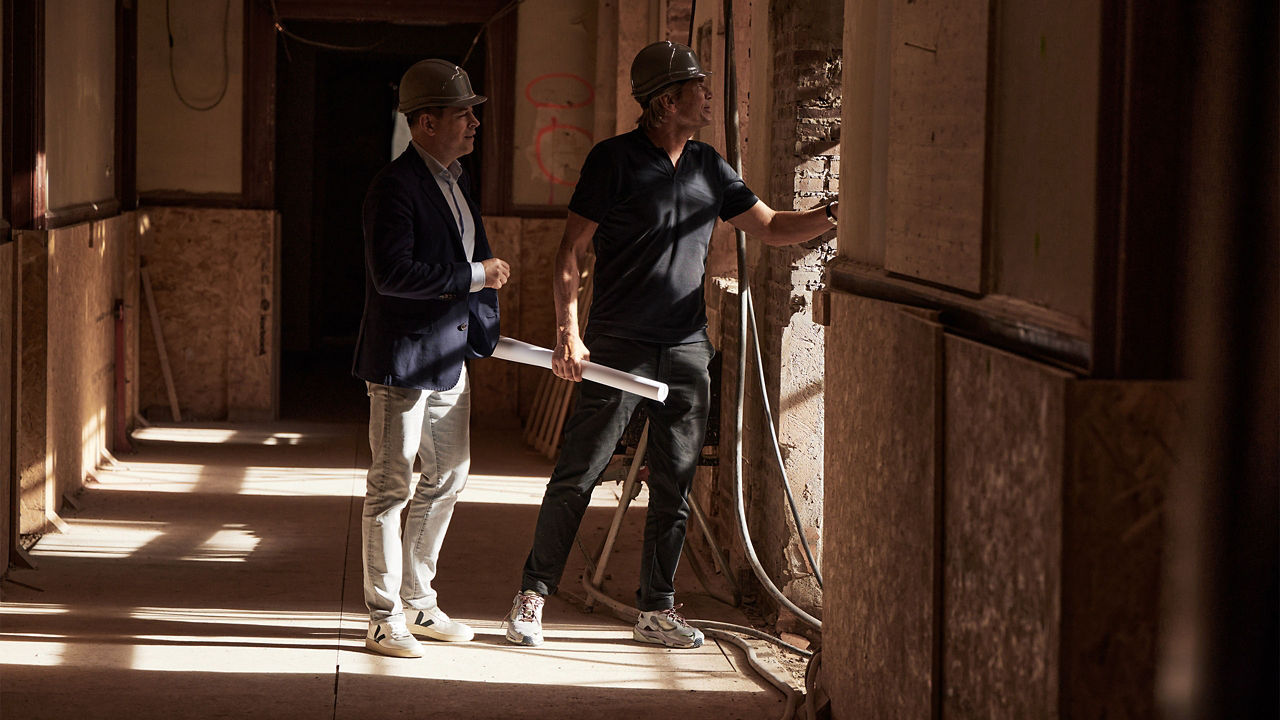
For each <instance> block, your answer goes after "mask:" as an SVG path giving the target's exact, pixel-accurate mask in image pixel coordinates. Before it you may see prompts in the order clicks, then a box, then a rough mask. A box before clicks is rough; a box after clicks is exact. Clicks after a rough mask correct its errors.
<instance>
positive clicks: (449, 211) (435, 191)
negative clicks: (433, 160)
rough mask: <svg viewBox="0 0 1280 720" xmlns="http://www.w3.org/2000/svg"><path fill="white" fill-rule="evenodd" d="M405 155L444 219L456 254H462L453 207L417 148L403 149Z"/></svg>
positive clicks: (459, 233)
mask: <svg viewBox="0 0 1280 720" xmlns="http://www.w3.org/2000/svg"><path fill="white" fill-rule="evenodd" d="M405 154H406V155H411V156H412V157H411V158H410V160H411V161H412V162H411V163H410V164H411V165H412V166H413V169H414V171H415V172H416V173H417V174H418V177H419V179H420V180H421V181H422V192H423V194H424V195H426V196H427V199H428V200H430V201H431V204H432V205H433V206H435V209H436V211H437V212H439V213H440V216H441V217H442V218H443V219H444V224H445V227H447V228H449V236H450V237H452V238H453V244H454V247H455V248H456V249H457V251H458V254H459V255H462V233H461V232H459V231H458V220H457V217H456V216H455V215H454V214H453V208H452V207H450V204H449V201H448V200H447V199H445V196H444V193H442V192H440V184H439V183H437V182H436V179H435V178H434V177H432V175H431V171H430V170H429V169H428V168H427V162H426V161H425V160H423V159H422V157H421V156H419V155H418V151H417V149H415V148H414V147H413V145H409V147H408V148H407V149H406V150H405Z"/></svg>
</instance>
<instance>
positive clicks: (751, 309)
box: [744, 294, 822, 589]
mask: <svg viewBox="0 0 1280 720" xmlns="http://www.w3.org/2000/svg"><path fill="white" fill-rule="evenodd" d="M744 297H745V302H746V303H747V304H748V307H747V317H749V318H751V338H752V341H753V342H752V343H751V344H752V345H753V346H754V347H755V351H756V372H757V373H759V376H760V401H761V402H762V403H764V416H765V419H766V420H767V421H768V422H766V423H765V424H766V425H768V426H769V437H770V438H771V439H772V440H773V455H774V458H775V459H776V460H777V463H778V472H779V473H781V474H782V489H783V490H785V491H786V494H787V505H789V506H791V517H792V518H793V519H794V520H795V521H796V535H798V536H799V538H800V547H801V548H803V549H804V557H805V559H806V560H808V561H809V567H810V568H813V579H814V580H816V581H818V588H819V589H821V588H822V572H821V571H820V570H818V563H817V561H815V560H814V559H813V550H812V549H811V548H810V547H809V541H808V540H806V539H805V536H804V531H803V530H801V529H800V528H801V527H803V526H802V525H801V524H800V509H799V508H797V507H796V497H795V495H794V494H792V492H791V481H790V480H788V479H787V467H786V465H785V464H784V463H783V462H782V446H781V445H780V444H779V443H778V430H777V428H775V427H774V425H773V410H772V409H771V408H770V407H769V390H768V388H767V387H766V386H765V380H764V359H763V358H762V357H761V356H760V329H759V328H758V327H756V308H755V306H754V305H753V304H751V295H750V294H748V295H745V296H744Z"/></svg>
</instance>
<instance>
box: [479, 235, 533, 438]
mask: <svg viewBox="0 0 1280 720" xmlns="http://www.w3.org/2000/svg"><path fill="white" fill-rule="evenodd" d="M520 223H521V220H520V218H511V217H492V218H485V219H484V229H485V233H486V234H487V235H488V236H489V247H490V249H492V250H493V255H494V257H499V258H502V259H503V260H506V261H507V262H508V263H509V264H510V265H511V277H510V278H509V279H508V281H507V284H506V285H504V286H503V287H502V289H501V290H499V291H498V309H499V311H500V313H501V323H502V324H501V328H502V334H503V335H506V336H508V337H513V338H518V339H520V338H521V332H520V306H521V303H520V294H521V290H522V288H523V287H524V285H525V283H526V282H527V280H528V279H527V278H526V277H525V273H524V272H523V268H522V267H520V261H519V258H520V240H521V234H520ZM519 399H520V367H519V366H518V365H515V364H513V363H509V362H506V361H505V360H494V359H492V358H486V359H483V360H477V361H475V362H473V363H471V422H472V423H473V425H475V426H477V427H511V428H514V427H518V426H519V421H520V417H519V414H518V406H519Z"/></svg>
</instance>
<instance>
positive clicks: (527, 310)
mask: <svg viewBox="0 0 1280 720" xmlns="http://www.w3.org/2000/svg"><path fill="white" fill-rule="evenodd" d="M520 231H521V239H520V266H519V267H520V274H521V275H522V279H521V281H520V318H521V319H520V333H521V336H520V338H519V339H520V340H524V341H525V342H530V343H533V344H534V345H541V346H543V347H548V348H549V347H554V346H555V342H556V311H555V299H554V297H553V296H552V276H553V274H554V271H555V258H556V250H557V249H559V247H560V240H561V238H562V237H563V236H564V219H563V218H556V219H538V218H529V219H525V220H522V221H521V223H520ZM513 266H514V263H513ZM549 372H550V371H549V370H543V369H541V368H534V367H530V366H528V365H524V366H521V368H520V391H519V392H520V417H521V418H526V417H528V415H529V408H530V407H531V406H532V405H533V400H534V393H535V392H537V389H538V383H540V382H541V381H542V378H543V377H544V376H545V375H547V374H548V373H549Z"/></svg>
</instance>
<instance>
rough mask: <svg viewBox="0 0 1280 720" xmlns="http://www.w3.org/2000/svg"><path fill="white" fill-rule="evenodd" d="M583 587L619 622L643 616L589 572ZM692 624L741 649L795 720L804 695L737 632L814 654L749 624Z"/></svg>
mask: <svg viewBox="0 0 1280 720" xmlns="http://www.w3.org/2000/svg"><path fill="white" fill-rule="evenodd" d="M582 588H583V590H585V591H586V593H587V595H588V596H590V597H591V598H593V599H594V600H595V601H596V602H598V603H600V604H601V605H604V606H605V607H607V608H609V610H611V611H612V612H613V614H614V616H615V617H617V618H618V619H619V620H622V621H624V622H628V623H634V622H635V621H636V618H637V617H638V616H639V615H640V611H639V610H637V609H636V608H633V607H631V606H630V605H627V604H625V603H622V602H619V601H617V600H614V599H613V598H612V597H609V596H608V595H607V594H605V593H604V591H602V590H600V589H598V588H595V587H592V586H591V583H590V581H589V580H588V579H587V575H586V574H585V573H584V574H583V576H582ZM688 622H689V624H690V625H693V626H694V627H697V628H700V629H701V630H702V631H703V632H704V633H705V634H706V635H707V636H709V637H713V638H715V639H717V640H724V641H726V642H728V643H731V644H733V645H735V646H737V647H738V648H739V649H741V650H742V651H743V653H744V654H745V655H746V658H747V664H748V665H750V666H751V669H752V670H755V671H756V674H758V675H760V677H762V678H764V679H765V680H766V681H768V682H769V684H770V685H773V686H774V687H775V688H777V689H778V690H779V691H780V692H781V693H782V694H783V696H784V697H785V698H786V700H787V704H786V706H785V707H784V708H783V711H782V718H781V720H790V719H791V718H793V717H795V711H796V708H797V707H799V706H800V705H801V703H802V702H803V701H804V693H803V692H801V691H799V690H797V689H796V688H795V687H793V686H792V685H791V683H790V682H788V681H787V678H784V677H782V676H781V675H779V674H778V673H776V672H774V671H773V669H771V668H769V667H768V666H767V665H765V664H764V662H762V661H761V660H760V656H758V655H757V654H756V651H755V648H754V647H752V646H751V644H750V643H748V642H747V641H746V640H743V639H742V638H740V637H738V636H737V635H735V634H734V633H741V634H743V635H750V636H751V637H754V638H757V639H760V640H765V641H767V642H771V643H773V644H775V645H778V646H780V647H783V648H786V649H787V650H791V651H792V652H795V653H799V654H800V655H802V656H804V657H812V656H813V653H812V652H810V651H808V650H804V649H802V648H798V647H796V646H795V645H792V644H790V643H788V642H785V641H783V640H781V639H779V638H776V637H774V636H772V635H770V634H768V633H765V632H761V631H759V630H756V629H755V628H752V627H747V626H745V625H735V624H733V623H725V622H717V621H713V620H689V621H688Z"/></svg>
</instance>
